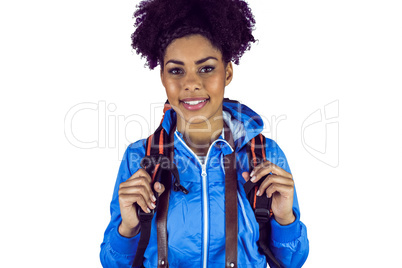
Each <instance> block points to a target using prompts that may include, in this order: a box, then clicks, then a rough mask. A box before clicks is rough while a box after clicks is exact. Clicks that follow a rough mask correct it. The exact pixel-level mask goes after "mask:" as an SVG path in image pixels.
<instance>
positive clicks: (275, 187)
mask: <svg viewBox="0 0 402 268" xmlns="http://www.w3.org/2000/svg"><path fill="white" fill-rule="evenodd" d="M276 192H278V193H279V194H280V195H281V196H282V197H283V198H292V197H293V187H292V186H290V185H284V184H279V183H273V184H271V185H270V186H269V187H268V188H267V189H266V190H265V193H266V195H267V197H268V198H271V197H272V195H273V194H274V193H276Z"/></svg>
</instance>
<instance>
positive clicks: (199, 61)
mask: <svg viewBox="0 0 402 268" xmlns="http://www.w3.org/2000/svg"><path fill="white" fill-rule="evenodd" d="M210 59H213V60H216V61H217V60H218V59H217V58H215V57H212V56H210V57H206V58H203V59H200V60H197V61H195V64H197V65H198V64H201V63H204V62H206V61H207V60H210ZM168 63H175V64H179V65H184V62H182V61H179V60H168V61H167V62H166V64H165V65H167V64H168Z"/></svg>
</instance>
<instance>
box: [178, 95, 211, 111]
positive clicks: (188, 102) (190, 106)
mask: <svg viewBox="0 0 402 268" xmlns="http://www.w3.org/2000/svg"><path fill="white" fill-rule="evenodd" d="M208 100H209V99H204V98H194V99H190V98H189V99H184V100H182V103H183V106H184V108H186V109H187V110H190V111H195V110H199V109H201V108H203V107H204V106H205V105H206V104H207V103H208Z"/></svg>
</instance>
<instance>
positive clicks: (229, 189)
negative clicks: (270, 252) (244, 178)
mask: <svg viewBox="0 0 402 268" xmlns="http://www.w3.org/2000/svg"><path fill="white" fill-rule="evenodd" d="M224 131H225V132H224V133H225V139H226V140H227V141H228V142H229V144H230V146H231V147H232V148H234V141H233V137H232V133H231V131H230V129H229V127H228V126H227V125H226V123H224ZM224 168H225V267H226V268H233V267H237V234H238V226H237V172H236V152H235V151H233V152H232V153H231V154H228V155H225V156H224Z"/></svg>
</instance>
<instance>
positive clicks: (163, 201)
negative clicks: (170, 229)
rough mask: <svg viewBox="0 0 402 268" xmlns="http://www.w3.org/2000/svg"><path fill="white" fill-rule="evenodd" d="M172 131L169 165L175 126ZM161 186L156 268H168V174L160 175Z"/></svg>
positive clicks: (157, 224) (169, 185) (171, 156)
mask: <svg viewBox="0 0 402 268" xmlns="http://www.w3.org/2000/svg"><path fill="white" fill-rule="evenodd" d="M172 129H173V131H171V133H170V135H169V148H167V149H168V154H169V156H170V160H171V163H173V154H174V135H173V133H174V129H176V127H175V126H173V127H172ZM162 178H163V185H164V186H165V191H164V192H163V193H162V194H161V196H160V197H159V201H158V202H159V203H158V208H157V212H156V230H157V237H158V268H167V267H169V263H168V235H167V214H168V209H169V197H170V188H171V184H172V181H171V179H172V177H171V174H170V173H169V172H166V173H165V174H162Z"/></svg>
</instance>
